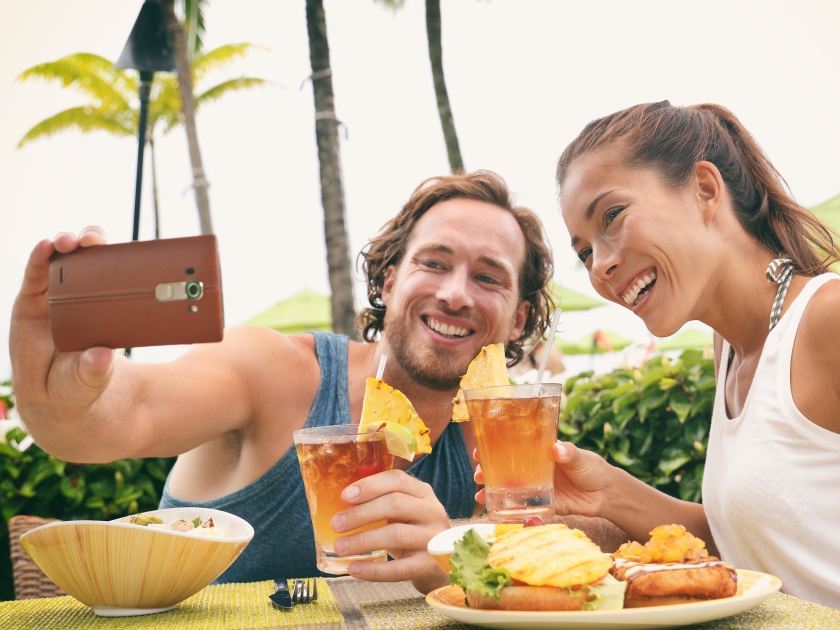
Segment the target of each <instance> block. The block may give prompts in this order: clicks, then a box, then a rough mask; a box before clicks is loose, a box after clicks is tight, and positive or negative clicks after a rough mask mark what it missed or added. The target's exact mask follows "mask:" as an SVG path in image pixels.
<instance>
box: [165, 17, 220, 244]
mask: <svg viewBox="0 0 840 630" xmlns="http://www.w3.org/2000/svg"><path fill="white" fill-rule="evenodd" d="M161 6H162V7H163V12H164V16H165V18H166V28H167V30H169V33H170V34H171V35H172V48H173V51H174V53H175V64H176V65H177V66H178V90H179V92H180V93H181V102H182V111H183V114H184V127H185V128H186V130H187V145H188V146H189V150H190V163H191V164H192V171H193V189H194V190H195V204H196V206H198V218H199V221H200V222H201V233H202V234H212V233H213V223H212V221H211V220H210V197H209V195H208V194H207V179H206V178H205V177H204V166H203V165H202V163H201V151H200V150H199V148H198V133H197V132H196V127H195V101H194V98H193V90H192V70H191V69H190V59H189V55H188V54H187V45H186V42H185V41H184V30H183V29H182V28H181V23H180V22H179V21H178V18H177V17H176V16H175V2H174V0H162V1H161Z"/></svg>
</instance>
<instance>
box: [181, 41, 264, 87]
mask: <svg viewBox="0 0 840 630" xmlns="http://www.w3.org/2000/svg"><path fill="white" fill-rule="evenodd" d="M252 50H266V51H267V50H268V48H265V47H264V46H258V45H257V44H249V43H247V42H246V43H242V44H226V45H224V46H219V47H218V48H214V49H213V50H211V51H210V52H208V53H205V54H203V55H202V56H201V57H199V58H197V59H195V60H194V61H193V85H195V84H197V83H198V82H199V81H201V79H203V78H204V77H205V76H206V75H207V74H208V73H209V72H211V71H213V70H218V69H220V68H224V67H225V66H228V65H230V64H232V63H233V62H234V61H237V60H238V59H242V58H244V57H245V55H247V54H248V52H250V51H252Z"/></svg>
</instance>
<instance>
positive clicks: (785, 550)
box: [703, 273, 840, 608]
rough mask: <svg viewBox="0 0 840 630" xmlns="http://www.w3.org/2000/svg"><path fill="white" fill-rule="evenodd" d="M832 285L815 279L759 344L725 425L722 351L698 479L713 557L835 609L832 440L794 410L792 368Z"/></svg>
mask: <svg viewBox="0 0 840 630" xmlns="http://www.w3.org/2000/svg"><path fill="white" fill-rule="evenodd" d="M837 278H840V276H837V275H835V274H833V273H828V274H823V275H821V276H818V277H816V278H813V279H812V280H810V281H809V282H808V283H807V284H806V285H805V288H804V289H803V290H802V292H801V293H800V294H799V295H798V296H797V298H796V299H795V300H794V301H793V303H792V304H791V305H790V308H789V309H788V311H787V312H786V313H785V314H784V316H783V317H782V318H781V319H780V320H779V323H778V324H777V325H776V327H775V328H774V329H773V330H772V331H771V332H770V334H769V335H768V336H767V341H765V343H764V349H763V351H762V353H761V358H760V359H759V362H758V367H757V368H756V371H755V378H754V379H753V382H752V385H751V386H750V391H749V393H748V394H747V400H746V402H745V403H744V408H743V410H742V411H741V414H740V415H739V416H738V417H736V418H731V419H730V418H728V417H727V414H726V403H725V395H724V392H725V391H726V388H725V383H726V373H727V371H728V366H727V364H728V357H729V344H728V343H726V342H724V343H723V349H722V352H721V362H720V367H719V369H718V382H717V391H716V394H715V406H714V411H713V413H712V427H711V433H710V435H709V447H708V451H707V453H706V467H705V472H704V475H703V504H704V507H705V509H706V517H707V518H708V520H709V526H710V528H711V531H712V536H713V537H714V540H715V544H716V545H717V548H718V550H719V551H720V554H721V558H722V559H723V560H726V561H727V562H730V563H732V564H733V565H735V566H736V567H737V568H739V569H752V570H755V571H764V572H765V573H772V574H773V575H776V576H778V577H779V578H781V580H782V591H783V592H785V593H787V594H789V595H794V596H796V597H800V598H802V599H805V600H809V601H812V602H816V603H818V604H822V605H824V606H831V607H833V608H840V434H837V433H833V432H831V431H828V430H827V429H823V428H822V427H819V426H817V425H816V424H814V423H812V422H811V421H809V420H808V419H807V418H806V417H805V416H804V415H802V412H800V411H799V409H797V408H796V405H795V404H794V402H793V396H792V395H791V391H790V361H791V355H792V351H793V342H794V339H795V338H796V331H797V329H798V328H799V322H800V321H801V320H802V313H803V312H804V310H805V307H806V306H807V304H808V301H809V300H810V299H811V296H813V294H814V292H815V291H816V290H817V289H819V288H820V287H821V286H823V285H824V284H826V283H827V282H829V281H831V280H834V279H837ZM837 351H838V352H840V348H838V349H837ZM835 376H836V377H837V378H840V374H838V375H835Z"/></svg>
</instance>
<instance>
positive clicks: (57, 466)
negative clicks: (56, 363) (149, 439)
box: [0, 383, 175, 600]
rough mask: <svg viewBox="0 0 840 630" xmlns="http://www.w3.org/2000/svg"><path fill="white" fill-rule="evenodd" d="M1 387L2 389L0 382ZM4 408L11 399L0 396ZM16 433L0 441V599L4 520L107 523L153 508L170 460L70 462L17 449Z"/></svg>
mask: <svg viewBox="0 0 840 630" xmlns="http://www.w3.org/2000/svg"><path fill="white" fill-rule="evenodd" d="M5 385H8V383H6V384H5ZM0 400H3V401H4V402H5V404H6V406H7V408H11V407H13V406H14V397H13V396H12V395H7V396H3V395H2V393H0ZM25 438H26V434H25V433H24V432H23V431H22V430H21V429H12V430H11V431H8V432H7V433H6V435H5V440H3V438H2V437H0V511H2V514H3V518H2V520H0V600H8V599H14V588H13V582H12V566H11V562H10V559H9V531H8V521H9V519H10V518H12V517H13V516H15V515H17V514H28V515H32V516H42V517H45V518H58V519H61V520H65V521H66V520H79V519H91V520H107V519H112V518H118V517H120V516H125V515H127V514H132V513H134V512H142V511H144V510H154V509H157V506H158V502H159V499H160V494H161V491H162V490H163V484H164V482H165V481H166V475H167V474H168V473H169V469H170V468H172V464H173V463H174V462H175V458H174V457H173V458H150V459H121V460H119V461H116V462H112V463H110V464H72V463H68V462H64V461H61V460H60V459H56V458H55V457H53V456H52V455H50V454H49V453H47V452H45V451H44V450H43V449H42V448H40V447H39V446H38V445H37V444H32V445H30V446H29V448H26V449H25V450H23V451H21V450H20V448H19V446H20V444H21V442H23V440H24V439H25Z"/></svg>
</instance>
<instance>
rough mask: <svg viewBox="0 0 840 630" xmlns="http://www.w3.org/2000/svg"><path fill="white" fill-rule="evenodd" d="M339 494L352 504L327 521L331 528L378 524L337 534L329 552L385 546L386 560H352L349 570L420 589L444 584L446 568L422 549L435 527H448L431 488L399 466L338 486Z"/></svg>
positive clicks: (365, 577)
mask: <svg viewBox="0 0 840 630" xmlns="http://www.w3.org/2000/svg"><path fill="white" fill-rule="evenodd" d="M341 496H342V498H343V499H344V500H345V501H346V502H347V503H349V504H351V505H352V506H353V507H350V508H348V509H346V510H343V511H341V512H338V513H337V514H336V515H335V516H334V517H333V519H332V521H330V525H331V526H332V528H333V530H334V531H336V532H339V533H340V532H348V531H350V530H353V529H356V528H357V527H362V526H364V525H368V524H370V523H375V522H376V521H381V520H385V519H387V520H388V524H387V525H385V526H384V527H379V528H377V529H371V530H368V531H364V532H361V533H358V534H353V535H352V536H346V537H343V538H339V539H338V540H337V541H336V542H335V552H336V553H337V554H339V555H342V556H349V555H355V554H360V553H366V552H369V551H376V550H378V549H385V550H386V551H387V552H388V555H389V556H391V557H392V558H394V560H393V561H391V562H354V563H352V564H351V565H350V567H349V571H350V575H352V576H353V577H357V578H359V579H362V580H370V581H372V582H398V581H401V580H411V582H412V584H414V587H415V588H416V589H417V590H418V591H420V592H422V593H428V592H429V591H431V590H433V589H435V588H437V587H439V586H445V585H446V584H448V583H449V579H448V578H447V575H446V573H445V572H444V571H443V569H441V568H440V566H439V565H438V564H437V562H436V561H435V560H434V558H432V556H431V555H429V553H428V552H427V551H426V545H427V544H428V543H429V540H431V539H432V537H434V536H435V535H436V534H438V533H439V532H442V531H444V530H445V529H449V517H448V516H447V515H446V510H445V509H444V507H443V505H441V503H440V501H438V499H437V497H436V496H435V493H434V491H433V490H432V487H431V486H430V485H429V484H427V483H424V482H422V481H420V480H418V479H415V478H414V477H411V476H409V475H407V474H405V473H404V472H403V471H401V470H389V471H385V472H382V473H379V474H376V475H371V476H370V477H365V478H364V479H361V480H359V481H357V482H355V483H353V484H351V485H349V486H347V488H345V489H344V492H343V493H342V495H341Z"/></svg>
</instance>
